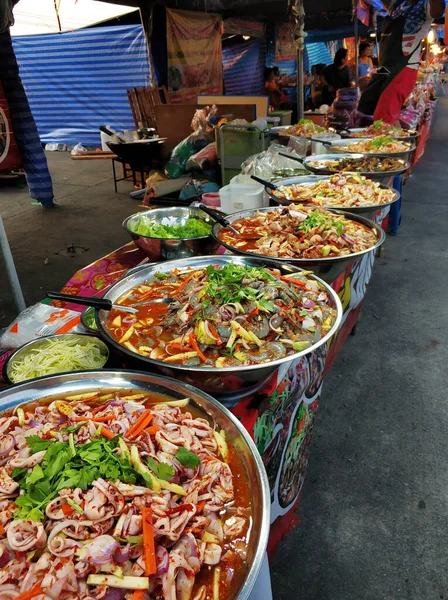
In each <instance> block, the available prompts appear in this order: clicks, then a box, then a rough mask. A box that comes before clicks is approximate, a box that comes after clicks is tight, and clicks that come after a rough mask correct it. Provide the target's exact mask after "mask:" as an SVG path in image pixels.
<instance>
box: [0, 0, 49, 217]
mask: <svg viewBox="0 0 448 600" xmlns="http://www.w3.org/2000/svg"><path fill="white" fill-rule="evenodd" d="M18 1H19V0H0V83H1V84H2V87H3V91H4V94H5V97H6V100H7V102H8V106H9V112H10V114H11V122H12V127H13V130H14V136H15V138H16V142H17V146H18V148H19V150H20V154H21V155H22V164H23V168H24V170H25V175H26V181H27V184H28V189H29V191H30V196H31V198H33V199H34V200H36V201H37V202H38V203H39V205H41V206H43V207H45V208H53V207H54V206H55V204H54V202H53V184H52V181H51V176H50V172H49V170H48V165H47V159H46V156H45V152H44V151H43V149H42V144H41V141H40V138H39V133H38V131H37V127H36V123H35V122H34V119H33V115H32V114H31V109H30V107H29V104H28V98H27V97H26V93H25V90H24V89H23V85H22V81H21V80H20V76H19V67H18V65H17V60H16V57H15V54H14V49H13V47H12V41H11V35H10V33H9V29H10V27H11V25H13V24H14V17H13V12H12V9H13V7H14V5H15V4H17V2H18Z"/></svg>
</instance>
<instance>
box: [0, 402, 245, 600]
mask: <svg viewBox="0 0 448 600" xmlns="http://www.w3.org/2000/svg"><path fill="white" fill-rule="evenodd" d="M188 402H189V401H188V399H184V400H177V401H176V400H174V401H169V399H167V398H165V397H164V396H161V395H157V394H153V395H151V396H150V395H148V394H147V393H140V394H133V395H126V394H123V393H121V394H119V393H110V394H105V395H101V393H96V392H91V393H85V394H78V395H75V396H70V397H64V398H61V399H57V400H54V401H52V402H51V403H50V404H48V403H46V404H45V403H44V404H42V403H41V404H37V403H33V404H30V405H28V406H21V407H19V408H17V410H16V411H15V414H13V415H12V414H9V415H8V416H3V417H2V418H1V419H0V428H1V432H2V433H1V440H0V444H1V455H2V466H1V480H0V485H1V494H2V499H1V503H2V504H1V512H0V560H1V567H0V576H1V583H0V597H1V598H4V599H5V600H9V599H14V598H15V599H16V600H31V599H32V598H36V599H37V600H42V599H44V598H45V599H54V600H57V599H62V600H101V599H102V600H115V599H117V600H151V599H154V600H155V599H157V600H205V599H206V598H216V599H218V600H225V598H227V597H228V594H229V591H230V590H231V588H232V585H234V584H235V579H236V578H238V576H239V574H240V573H241V570H242V569H243V570H244V566H245V558H246V552H247V540H248V536H249V533H248V532H249V528H250V524H251V506H250V500H249V496H248V493H247V487H248V485H247V475H246V473H245V472H244V468H243V467H242V464H241V462H240V461H239V459H238V456H237V453H236V451H235V448H234V447H233V446H232V445H231V444H230V443H229V442H228V441H227V439H226V434H225V432H224V431H222V430H221V431H219V430H218V429H217V428H216V427H215V425H214V424H213V423H210V422H209V421H208V420H206V419H204V418H201V417H200V416H198V415H197V414H195V413H194V409H190V410H189V407H188Z"/></svg>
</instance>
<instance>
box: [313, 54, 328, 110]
mask: <svg viewBox="0 0 448 600" xmlns="http://www.w3.org/2000/svg"><path fill="white" fill-rule="evenodd" d="M325 67H326V65H325V64H324V63H319V64H318V65H313V67H312V68H311V75H312V76H313V79H312V81H311V103H312V108H313V109H314V110H316V109H317V108H320V107H321V106H322V104H323V102H322V90H323V89H324V86H325V78H324V77H323V71H324V69H325Z"/></svg>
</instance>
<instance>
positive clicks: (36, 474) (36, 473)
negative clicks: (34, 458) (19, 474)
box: [27, 465, 44, 485]
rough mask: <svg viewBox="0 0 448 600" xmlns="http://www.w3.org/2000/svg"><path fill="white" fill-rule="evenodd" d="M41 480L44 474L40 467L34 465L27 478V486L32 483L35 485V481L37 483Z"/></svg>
mask: <svg viewBox="0 0 448 600" xmlns="http://www.w3.org/2000/svg"><path fill="white" fill-rule="evenodd" d="M43 478H44V472H43V470H42V467H41V466H40V465H35V467H34V469H33V470H32V471H31V473H30V474H29V476H28V478H27V484H28V485H32V484H33V483H36V481H39V479H43Z"/></svg>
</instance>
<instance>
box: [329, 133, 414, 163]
mask: <svg viewBox="0 0 448 600" xmlns="http://www.w3.org/2000/svg"><path fill="white" fill-rule="evenodd" d="M371 139H372V138H351V139H345V140H335V141H334V142H326V143H324V146H325V147H326V148H328V152H331V153H332V154H341V148H347V152H350V150H349V147H350V146H352V145H353V144H356V143H358V142H370V141H371ZM414 150H415V144H414V143H412V142H409V150H403V151H402V152H357V154H362V155H363V156H393V157H395V158H399V157H403V158H406V159H409V157H410V155H411V154H412V152H414Z"/></svg>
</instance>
